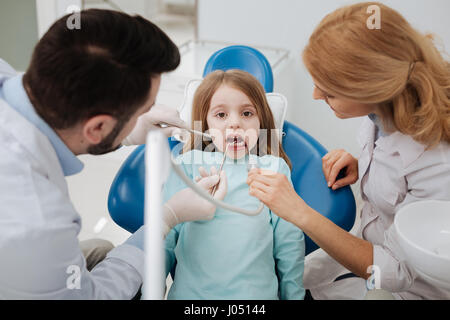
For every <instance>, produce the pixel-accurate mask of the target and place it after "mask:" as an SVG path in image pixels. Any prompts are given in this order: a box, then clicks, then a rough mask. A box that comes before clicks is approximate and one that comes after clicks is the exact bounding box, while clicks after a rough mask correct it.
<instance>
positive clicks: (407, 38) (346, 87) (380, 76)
mask: <svg viewBox="0 0 450 320" xmlns="http://www.w3.org/2000/svg"><path fill="white" fill-rule="evenodd" d="M370 5H377V6H379V8H380V10H381V29H373V30H372V29H369V28H368V27H367V24H366V21H367V19H368V15H367V8H368V7H369V6H370ZM303 61H304V64H305V65H306V67H307V69H308V71H309V72H310V74H311V75H312V79H313V81H314V84H315V89H314V93H313V98H314V99H321V100H324V101H325V102H326V103H327V104H328V105H329V106H330V108H331V109H332V110H333V111H334V112H335V114H336V116H337V117H338V118H341V119H346V118H352V117H361V116H366V119H365V121H364V122H363V125H362V127H361V132H360V134H359V137H358V140H359V142H360V144H361V147H362V152H361V154H360V156H359V159H356V158H354V157H353V156H352V155H351V154H349V153H347V152H345V151H344V150H334V151H331V152H329V153H328V154H327V155H325V156H324V157H323V172H324V175H325V178H326V179H327V181H328V182H329V187H330V188H332V189H333V190H336V189H338V188H340V187H343V186H345V185H349V184H352V183H355V182H356V181H358V179H359V180H360V183H361V195H362V199H363V201H364V206H363V208H362V210H361V213H360V214H361V225H360V227H359V230H358V232H357V234H356V235H353V234H350V233H348V232H346V231H345V230H343V229H341V228H339V227H338V226H336V225H335V224H334V223H333V222H331V221H330V220H328V219H326V218H325V217H324V216H322V215H321V214H320V213H318V212H316V211H315V210H313V209H312V208H310V207H309V206H308V204H306V203H305V202H304V201H303V200H302V199H301V198H300V197H299V196H298V195H297V194H296V193H295V191H294V189H293V188H292V186H291V185H290V183H288V181H286V179H285V178H284V177H283V176H282V175H279V174H274V175H264V174H261V173H260V172H258V170H254V171H252V172H251V173H250V175H249V178H248V181H247V182H248V184H249V185H250V194H251V195H254V196H256V197H257V198H259V199H260V200H261V201H262V202H264V203H265V204H266V205H267V206H268V207H269V208H270V209H271V210H273V211H274V212H276V213H277V214H279V215H280V216H281V217H282V218H284V219H286V220H287V221H290V222H292V223H293V224H295V225H297V226H298V227H299V228H300V229H302V230H303V231H304V232H305V233H306V234H307V235H308V236H309V237H310V238H311V239H312V240H313V241H315V242H316V243H317V244H318V245H319V246H320V247H321V248H322V249H323V250H324V252H326V254H324V255H322V256H320V255H318V256H317V257H316V258H315V259H311V260H310V261H308V263H307V268H305V276H304V285H305V288H307V289H310V292H309V295H310V296H312V298H314V299H346V298H349V299H350V298H355V299H358V298H363V297H364V295H365V293H366V292H367V289H366V285H367V283H368V282H366V279H368V278H369V277H371V271H370V270H374V271H375V273H374V276H376V277H377V278H376V279H375V280H376V281H375V284H376V285H379V286H380V287H381V289H385V290H387V291H389V292H391V293H392V294H393V295H394V297H395V298H397V299H449V298H450V292H448V291H444V290H443V289H440V288H437V287H434V286H433V285H432V284H430V283H428V282H427V281H426V280H425V279H423V278H421V277H420V276H419V275H418V274H417V273H415V271H414V270H413V268H412V267H411V266H410V265H408V263H407V262H406V261H405V259H404V256H403V255H402V252H401V250H400V248H399V247H398V239H397V234H396V232H395V230H394V228H393V224H392V223H393V220H394V216H395V213H396V212H397V210H398V209H399V208H401V207H403V206H404V205H406V204H408V203H411V202H414V201H419V200H426V199H440V200H450V145H449V142H450V64H449V62H448V61H446V60H445V59H444V58H443V56H442V55H441V54H440V53H439V52H438V50H437V49H436V47H435V45H434V44H433V41H432V38H431V36H429V35H423V34H421V33H419V32H417V31H416V30H415V29H414V28H413V27H412V26H411V25H410V24H409V23H408V22H407V21H406V20H405V19H404V18H403V17H402V16H401V15H400V14H399V13H398V12H396V11H394V10H392V9H391V8H389V7H386V6H384V5H383V4H380V3H372V2H371V3H359V4H355V5H352V6H346V7H343V8H340V9H338V10H336V11H334V12H333V13H331V14H329V15H328V16H326V17H325V18H324V19H323V20H322V22H321V23H320V24H319V26H318V27H317V28H316V30H315V31H314V33H313V34H312V35H311V37H310V39H309V43H308V44H307V46H306V48H305V50H304V53H303ZM343 168H346V169H345V170H346V176H345V177H344V178H342V179H339V180H337V181H336V177H337V174H338V173H339V171H340V170H341V169H343ZM424 214H426V212H424ZM371 280H372V278H371ZM307 294H308V292H307Z"/></svg>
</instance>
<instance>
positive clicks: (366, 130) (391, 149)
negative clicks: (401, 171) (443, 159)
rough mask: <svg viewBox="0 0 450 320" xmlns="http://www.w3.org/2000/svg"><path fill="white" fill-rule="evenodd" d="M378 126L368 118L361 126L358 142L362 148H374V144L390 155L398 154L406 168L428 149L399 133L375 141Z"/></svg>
mask: <svg viewBox="0 0 450 320" xmlns="http://www.w3.org/2000/svg"><path fill="white" fill-rule="evenodd" d="M375 133H376V126H375V124H374V123H373V122H372V120H370V119H369V117H366V119H364V121H363V123H362V124H361V128H360V132H359V135H358V142H359V144H360V145H361V147H364V146H365V145H366V144H369V146H373V145H374V144H375V145H376V146H377V147H379V148H380V149H382V150H383V151H384V152H386V153H388V154H394V153H396V152H397V153H398V154H399V156H400V158H401V161H402V164H403V167H404V168H406V167H408V166H409V165H410V164H412V163H413V162H414V161H415V160H417V159H418V158H419V157H420V156H421V155H422V154H423V153H424V152H425V149H426V147H425V146H424V145H423V144H421V143H419V142H417V141H415V140H414V139H413V138H412V137H411V136H408V135H405V134H402V133H401V132H399V131H395V132H394V133H391V134H387V135H386V136H382V137H380V138H378V140H377V141H375Z"/></svg>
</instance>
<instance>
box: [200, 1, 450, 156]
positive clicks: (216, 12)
mask: <svg viewBox="0 0 450 320" xmlns="http://www.w3.org/2000/svg"><path fill="white" fill-rule="evenodd" d="M355 2H361V1H348V0H347V1H346V0H320V1H312V0H309V1H305V0H276V1H275V0H245V1H242V0H227V1H224V0H199V2H198V38H199V39H202V40H216V41H227V42H234V43H236V42H237V43H241V44H250V45H260V46H272V47H281V48H286V49H288V50H290V51H291V61H290V63H289V64H288V65H287V66H285V69H284V71H283V73H282V74H283V75H282V76H281V75H278V76H277V77H276V78H275V90H276V91H278V92H281V93H283V94H285V95H286V97H287V98H288V101H289V105H290V107H289V112H288V120H289V121H291V122H294V123H295V124H297V125H298V126H300V127H301V128H302V129H304V130H306V131H307V132H308V133H310V134H311V135H312V136H314V137H315V138H316V139H318V140H319V142H321V143H322V144H323V145H324V146H325V147H326V148H327V149H335V148H344V149H346V150H348V151H350V152H352V153H353V154H354V155H358V154H359V148H358V146H357V143H356V139H355V133H356V131H357V129H358V128H359V124H360V122H361V119H360V118H359V119H348V120H340V119H337V118H336V117H335V116H334V114H333V112H331V111H330V109H329V108H328V106H327V105H326V104H325V103H324V102H320V101H314V100H313V99H312V98H311V95H312V89H313V84H312V82H311V79H310V76H309V75H308V73H307V72H306V70H305V68H304V66H303V65H302V62H301V52H302V49H303V47H304V46H305V45H306V43H307V40H308V38H309V36H310V34H311V33H312V32H313V30H314V28H315V27H316V25H317V24H318V23H319V22H320V20H321V19H322V18H323V17H324V16H325V15H326V14H327V13H330V12H332V11H334V10H335V9H337V8H338V7H341V6H343V5H347V4H352V3H355ZM381 2H382V3H384V4H386V5H388V6H390V7H392V8H394V9H396V10H398V11H399V12H400V13H402V14H403V15H404V16H405V18H406V19H407V20H408V21H410V23H411V24H412V25H413V26H415V27H416V28H418V29H419V30H422V31H432V32H433V33H436V34H437V35H439V36H440V37H441V38H442V41H443V44H444V45H445V46H446V48H447V51H448V52H450V49H449V48H450V23H449V20H448V13H449V12H450V1H448V0H409V1H405V0H385V1H381Z"/></svg>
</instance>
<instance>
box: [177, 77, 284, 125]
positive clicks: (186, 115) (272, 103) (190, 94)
mask: <svg viewBox="0 0 450 320" xmlns="http://www.w3.org/2000/svg"><path fill="white" fill-rule="evenodd" d="M201 82H202V80H201V79H193V80H189V81H188V83H187V84H186V87H185V89H184V100H183V103H182V104H181V105H180V107H179V108H178V112H179V113H180V117H181V119H182V120H183V121H185V122H186V123H187V124H188V125H189V126H190V125H191V119H192V103H193V100H194V94H195V91H196V90H197V88H198V86H199V85H200V83H201ZM266 97H267V102H268V103H269V107H270V110H271V111H272V114H273V117H274V121H275V128H276V129H280V130H283V125H284V120H285V118H286V113H287V99H286V97H285V96H283V95H282V94H279V93H273V92H271V93H266Z"/></svg>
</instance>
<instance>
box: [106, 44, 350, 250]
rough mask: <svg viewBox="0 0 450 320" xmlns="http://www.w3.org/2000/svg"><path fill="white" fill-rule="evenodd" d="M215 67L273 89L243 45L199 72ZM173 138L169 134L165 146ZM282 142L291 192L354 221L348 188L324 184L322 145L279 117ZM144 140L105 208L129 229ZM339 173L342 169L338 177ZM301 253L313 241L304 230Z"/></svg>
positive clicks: (138, 214)
mask: <svg viewBox="0 0 450 320" xmlns="http://www.w3.org/2000/svg"><path fill="white" fill-rule="evenodd" d="M217 69H221V70H228V69H242V70H245V71H247V72H249V73H251V74H253V75H254V76H255V77H256V78H257V79H258V80H259V81H260V82H261V83H262V84H263V87H264V88H265V90H266V92H267V93H269V92H272V90H273V75H272V69H271V66H270V64H269V62H268V61H267V59H266V58H265V57H264V55H262V54H261V53H260V52H259V51H257V50H255V49H253V48H250V47H246V46H230V47H226V48H224V49H221V50H219V51H217V52H216V53H214V54H213V55H212V56H211V57H210V59H209V60H208V62H207V63H206V66H205V69H204V74H203V76H206V75H207V74H208V73H210V72H212V71H214V70H217ZM178 143H179V142H178V141H176V140H174V139H172V138H171V139H169V145H170V147H171V149H172V148H173V147H174V146H175V145H177V144H178ZM282 144H283V148H284V150H285V152H286V153H287V155H288V157H289V159H290V160H291V162H292V172H291V178H292V183H293V185H294V188H295V191H296V192H297V194H299V195H300V196H301V197H302V199H303V200H304V201H305V202H306V203H307V204H308V205H309V206H311V207H312V208H314V209H315V210H316V211H318V212H320V213H321V214H322V215H324V216H325V217H327V218H328V219H330V220H331V221H333V222H334V223H335V224H337V225H338V226H340V227H341V228H343V229H345V230H347V231H349V230H350V229H351V228H352V227H353V224H354V222H355V213H356V204H355V199H354V196H353V193H352V191H351V189H350V187H348V186H347V187H343V188H341V189H338V190H336V191H333V190H331V189H330V188H328V186H327V182H326V180H325V177H324V174H323V171H322V157H323V156H324V155H325V154H326V153H327V150H326V149H325V148H324V147H323V146H322V145H321V144H320V143H318V142H317V141H316V140H315V139H314V138H312V137H311V136H310V135H309V134H307V133H306V132H304V131H303V130H301V129H300V128H298V127H296V126H295V125H294V124H292V123H290V122H288V121H285V122H284V126H283V139H282ZM144 159H145V145H142V146H139V147H137V148H136V149H135V150H134V151H133V153H132V154H131V155H130V156H129V157H128V158H127V159H126V161H125V162H124V163H123V165H122V167H121V168H120V169H119V171H118V173H117V175H116V177H115V179H114V181H113V183H112V185H111V188H110V192H109V198H108V209H109V212H110V214H111V217H112V219H113V220H114V221H115V222H116V223H117V224H118V225H119V226H121V227H122V228H124V229H126V230H127V231H129V232H131V233H133V232H135V231H136V230H137V229H138V228H139V227H140V226H141V225H142V224H143V223H144V186H145V161H144ZM339 177H342V173H341V174H340V175H339V176H338V178H339ZM305 241H306V243H305V245H306V251H305V254H309V253H311V252H313V251H314V250H316V249H318V246H317V245H316V244H315V243H314V242H313V241H312V240H311V239H310V238H309V237H308V236H307V235H306V234H305Z"/></svg>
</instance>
